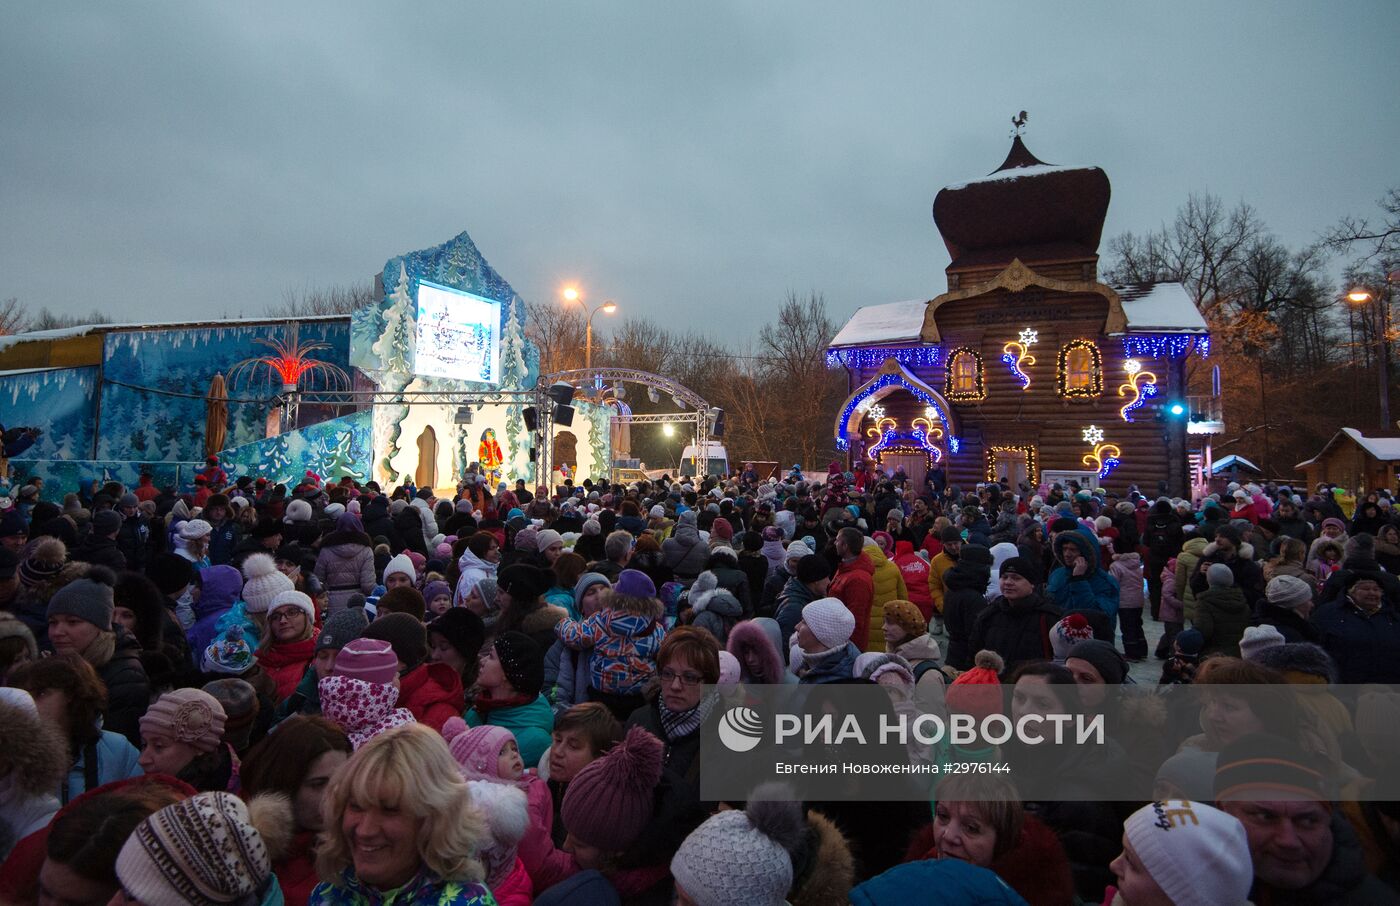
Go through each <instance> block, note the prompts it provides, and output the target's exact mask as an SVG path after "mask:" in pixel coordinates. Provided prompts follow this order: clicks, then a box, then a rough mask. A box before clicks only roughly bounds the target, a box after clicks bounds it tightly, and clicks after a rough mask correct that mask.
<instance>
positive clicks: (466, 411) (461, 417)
mask: <svg viewBox="0 0 1400 906" xmlns="http://www.w3.org/2000/svg"><path fill="white" fill-rule="evenodd" d="M452 421H453V423H454V424H458V425H470V424H471V423H472V407H471V406H458V407H457V414H456V415H454V416H453V417H452Z"/></svg>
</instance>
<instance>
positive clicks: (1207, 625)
mask: <svg viewBox="0 0 1400 906" xmlns="http://www.w3.org/2000/svg"><path fill="white" fill-rule="evenodd" d="M1249 622H1250V610H1249V602H1247V601H1246V600H1245V598H1244V592H1242V591H1240V590H1239V589H1238V588H1236V587H1234V586H1233V585H1231V586H1228V587H1226V588H1207V589H1206V590H1205V591H1203V592H1198V593H1197V594H1196V622H1195V628H1196V629H1199V630H1200V631H1201V635H1202V636H1204V637H1205V647H1204V648H1202V649H1201V655H1202V656H1205V655H1208V654H1224V655H1228V656H1229V657H1239V656H1240V639H1242V638H1244V631H1245V630H1246V629H1248V628H1249Z"/></svg>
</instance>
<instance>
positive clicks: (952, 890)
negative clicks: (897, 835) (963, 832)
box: [850, 859, 1027, 906]
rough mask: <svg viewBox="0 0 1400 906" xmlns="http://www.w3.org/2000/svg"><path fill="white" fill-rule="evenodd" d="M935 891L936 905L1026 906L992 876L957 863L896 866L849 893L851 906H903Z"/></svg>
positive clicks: (968, 864)
mask: <svg viewBox="0 0 1400 906" xmlns="http://www.w3.org/2000/svg"><path fill="white" fill-rule="evenodd" d="M930 891H937V892H938V894H937V901H938V902H939V903H957V904H958V906H1027V904H1026V901H1025V900H1024V899H1023V898H1022V897H1021V895H1020V894H1018V893H1017V892H1016V891H1014V890H1012V889H1011V888H1010V887H1009V886H1007V883H1006V882H1005V881H1003V880H1002V879H1001V878H999V877H997V876H996V874H995V873H993V872H991V871H989V870H988V869H985V868H979V867H978V866H976V865H973V864H972V863H971V862H963V861H961V860H959V859H923V860H921V861H919V862H906V863H905V864H903V865H896V866H895V867H894V868H891V869H890V870H889V871H887V872H885V873H884V874H882V875H876V876H875V877H873V878H871V879H870V880H869V881H866V882H865V883H864V884H861V885H859V886H857V887H856V888H855V889H854V890H852V891H851V895H850V902H851V906H907V904H909V903H914V902H921V901H922V897H923V896H925V895H927V894H928V893H929V892H930Z"/></svg>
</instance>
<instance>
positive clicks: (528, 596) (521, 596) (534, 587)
mask: <svg viewBox="0 0 1400 906" xmlns="http://www.w3.org/2000/svg"><path fill="white" fill-rule="evenodd" d="M553 584H554V577H553V574H552V573H549V572H547V571H545V570H542V569H540V568H539V567H538V566H531V565H530V564H528V563H512V564H511V565H510V566H507V567H506V568H505V569H503V570H501V571H500V572H499V573H497V574H496V586H497V587H498V588H500V589H503V590H504V591H505V592H506V594H508V595H510V599H511V600H512V601H524V602H527V603H528V602H531V601H535V600H537V599H538V598H539V597H540V596H541V595H543V594H544V593H545V592H547V591H549V587H550V586H551V585H553Z"/></svg>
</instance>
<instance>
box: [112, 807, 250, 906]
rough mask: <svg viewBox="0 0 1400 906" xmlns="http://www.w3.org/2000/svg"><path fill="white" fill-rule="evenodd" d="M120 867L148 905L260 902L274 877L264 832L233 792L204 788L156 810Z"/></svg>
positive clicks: (124, 881) (121, 876) (133, 892)
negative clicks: (259, 831) (260, 831)
mask: <svg viewBox="0 0 1400 906" xmlns="http://www.w3.org/2000/svg"><path fill="white" fill-rule="evenodd" d="M116 868H117V878H118V880H120V881H121V885H122V888H123V889H125V890H126V892H127V894H128V895H130V896H131V898H132V899H135V900H139V901H140V902H142V903H145V904H146V906H184V904H194V906H222V904H229V903H241V902H258V901H259V900H260V899H261V897H262V895H263V894H264V893H265V892H266V888H267V886H268V884H269V882H270V881H271V880H272V860H271V859H270V858H269V857H268V853H267V847H266V845H264V843H263V839H262V836H261V835H260V834H259V833H258V831H257V829H256V828H255V827H253V824H252V820H251V819H250V817H249V815H248V807H247V806H245V805H244V804H243V801H242V800H241V799H239V798H238V797H237V796H234V795H232V794H230V793H200V794H199V795H197V796H192V797H190V798H189V799H185V800H182V801H180V802H176V803H175V804H173V805H167V806H166V807H165V808H163V809H161V810H160V811H158V812H156V813H155V814H153V815H151V816H150V817H149V818H147V819H146V820H145V821H142V822H141V823H140V824H138V825H137V826H136V830H135V831H133V832H132V834H131V836H130V837H128V838H127V841H126V844H125V845H124V846H122V850H121V853H120V855H118V856H117V866H116Z"/></svg>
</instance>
